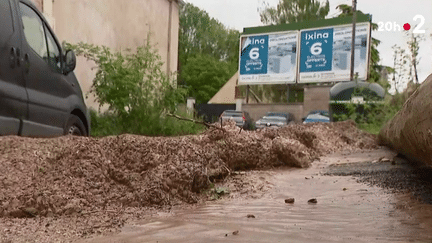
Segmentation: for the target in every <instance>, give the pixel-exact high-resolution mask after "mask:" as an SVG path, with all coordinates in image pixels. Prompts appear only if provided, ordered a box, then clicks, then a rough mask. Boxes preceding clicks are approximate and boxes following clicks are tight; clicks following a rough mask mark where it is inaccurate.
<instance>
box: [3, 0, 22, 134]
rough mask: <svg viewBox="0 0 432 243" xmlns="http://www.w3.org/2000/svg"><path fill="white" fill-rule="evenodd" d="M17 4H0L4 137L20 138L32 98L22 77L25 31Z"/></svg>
mask: <svg viewBox="0 0 432 243" xmlns="http://www.w3.org/2000/svg"><path fill="white" fill-rule="evenodd" d="M17 17H18V16H17V12H16V2H15V1H14V0H1V1H0V135H17V134H18V132H19V129H20V119H26V117H27V109H28V108H27V106H28V103H27V101H28V98H27V92H26V87H25V81H24V79H23V75H22V66H23V63H22V61H21V58H22V48H21V45H22V44H21V38H20V35H21V31H20V30H19V28H18V21H17V20H18V19H17Z"/></svg>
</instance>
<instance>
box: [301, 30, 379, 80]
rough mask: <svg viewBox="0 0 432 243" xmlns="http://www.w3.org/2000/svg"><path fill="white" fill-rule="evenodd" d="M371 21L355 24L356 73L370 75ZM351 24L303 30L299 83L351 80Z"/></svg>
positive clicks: (359, 77) (363, 75)
mask: <svg viewBox="0 0 432 243" xmlns="http://www.w3.org/2000/svg"><path fill="white" fill-rule="evenodd" d="M369 35H370V24H369V23H359V24H357V25H356V36H355V49H354V73H358V79H359V80H366V79H367V71H368V63H369V58H368V57H369V38H370V36H369ZM351 40H352V25H345V26H334V27H326V28H319V29H307V30H302V31H300V64H299V79H298V82H299V83H316V82H334V81H349V79H350V71H351Z"/></svg>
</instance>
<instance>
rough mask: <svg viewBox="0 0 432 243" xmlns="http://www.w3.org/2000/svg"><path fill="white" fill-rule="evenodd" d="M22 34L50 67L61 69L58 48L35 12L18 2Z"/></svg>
mask: <svg viewBox="0 0 432 243" xmlns="http://www.w3.org/2000/svg"><path fill="white" fill-rule="evenodd" d="M20 9H21V16H22V22H23V27H24V35H25V38H26V40H27V43H28V44H29V45H30V47H31V48H32V49H33V50H34V51H35V52H36V53H37V54H38V55H39V56H40V57H42V58H43V59H44V60H45V62H47V63H48V64H49V65H50V66H51V67H52V68H54V69H55V70H57V71H59V72H60V70H61V58H60V49H59V48H58V46H57V44H56V42H55V41H54V37H53V36H52V35H51V33H50V32H49V31H48V29H47V28H45V24H44V22H43V21H42V19H41V18H40V17H39V16H38V15H37V13H36V12H35V11H34V10H33V9H31V8H30V7H28V6H27V5H25V4H23V3H20Z"/></svg>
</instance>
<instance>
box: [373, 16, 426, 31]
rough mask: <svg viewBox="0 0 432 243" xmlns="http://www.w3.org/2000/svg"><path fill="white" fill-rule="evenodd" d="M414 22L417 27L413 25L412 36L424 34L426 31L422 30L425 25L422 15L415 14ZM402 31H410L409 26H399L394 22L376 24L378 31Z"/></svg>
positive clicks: (407, 24) (406, 24)
mask: <svg viewBox="0 0 432 243" xmlns="http://www.w3.org/2000/svg"><path fill="white" fill-rule="evenodd" d="M413 20H414V22H418V23H417V25H415V27H414V29H413V33H414V34H424V33H425V32H426V31H425V30H424V29H423V25H424V23H425V18H424V17H423V15H420V14H417V15H416V16H414V18H413ZM402 29H403V30H406V31H408V30H410V29H411V25H410V24H409V23H405V24H404V25H402V26H401V25H400V24H398V23H396V22H389V21H388V22H378V31H393V32H396V31H402Z"/></svg>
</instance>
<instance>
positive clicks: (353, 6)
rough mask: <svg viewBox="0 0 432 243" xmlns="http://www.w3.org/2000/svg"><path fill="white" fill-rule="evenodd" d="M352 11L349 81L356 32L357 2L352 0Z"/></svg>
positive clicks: (352, 72)
mask: <svg viewBox="0 0 432 243" xmlns="http://www.w3.org/2000/svg"><path fill="white" fill-rule="evenodd" d="M352 10H353V19H352V20H353V23H352V39H351V71H350V81H353V78H354V54H355V34H356V33H355V31H356V12H357V0H352Z"/></svg>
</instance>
